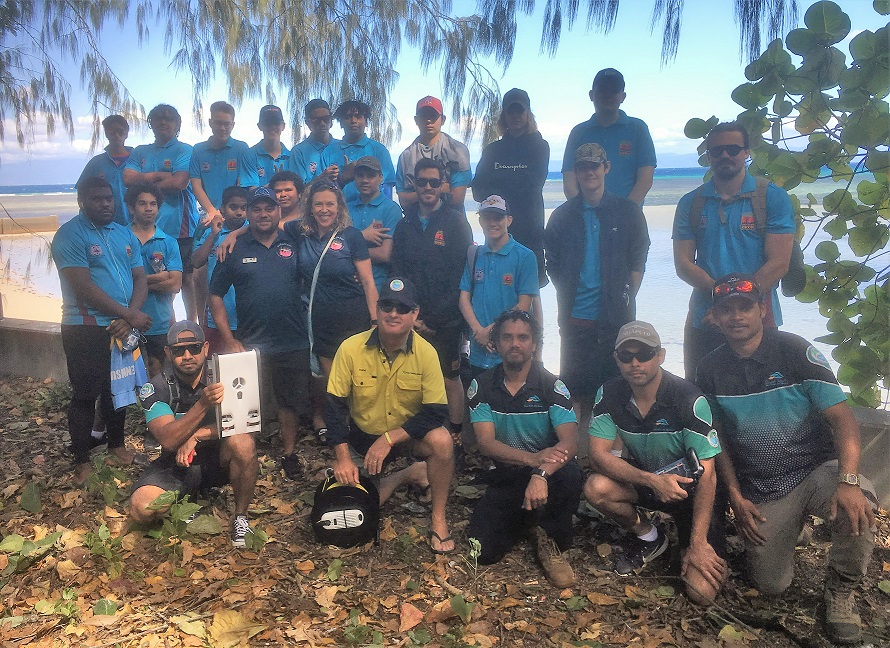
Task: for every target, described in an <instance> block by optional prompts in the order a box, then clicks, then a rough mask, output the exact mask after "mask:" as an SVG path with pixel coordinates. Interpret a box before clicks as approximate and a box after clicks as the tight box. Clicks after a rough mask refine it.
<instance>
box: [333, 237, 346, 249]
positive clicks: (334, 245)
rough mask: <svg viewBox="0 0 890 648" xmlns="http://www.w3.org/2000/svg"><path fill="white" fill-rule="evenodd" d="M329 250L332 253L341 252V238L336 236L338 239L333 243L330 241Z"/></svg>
mask: <svg viewBox="0 0 890 648" xmlns="http://www.w3.org/2000/svg"><path fill="white" fill-rule="evenodd" d="M331 249H332V250H333V251H334V252H337V251H338V250H342V249H343V239H341V238H340V237H339V236H338V237H337V238H335V239H334V240H333V241H331Z"/></svg>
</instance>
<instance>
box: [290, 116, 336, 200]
mask: <svg viewBox="0 0 890 648" xmlns="http://www.w3.org/2000/svg"><path fill="white" fill-rule="evenodd" d="M303 114H304V116H305V119H306V125H307V126H309V137H307V138H306V139H304V140H303V141H302V142H300V143H299V144H297V145H296V146H294V147H293V148H292V149H291V156H290V159H289V160H288V164H287V167H286V169H287V170H288V171H293V172H294V173H296V174H297V175H298V176H300V177H301V178H302V179H303V182H305V183H306V184H307V185H308V184H309V183H310V182H312V180H314V179H315V178H317V177H319V176H325V177H326V178H328V179H329V180H331V181H332V182H337V175H338V174H339V171H340V168H339V166H338V165H337V164H330V165H328V166H327V167H325V166H324V164H323V162H322V156H323V155H324V153H325V151H326V150H327V148H328V147H329V146H331V145H333V144H334V143H335V142H336V141H337V140H335V139H334V138H333V137H332V136H331V123H332V122H333V119H334V117H333V115H332V114H331V106H330V104H328V102H327V101H325V100H324V99H313V100H312V101H310V102H309V103H307V104H306V108H305V110H304V111H303Z"/></svg>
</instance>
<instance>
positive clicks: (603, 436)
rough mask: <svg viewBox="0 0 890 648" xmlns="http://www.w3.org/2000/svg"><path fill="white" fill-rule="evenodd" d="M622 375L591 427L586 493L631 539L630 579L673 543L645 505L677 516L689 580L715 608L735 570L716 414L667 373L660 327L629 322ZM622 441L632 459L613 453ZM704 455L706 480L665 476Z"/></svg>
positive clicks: (621, 569)
mask: <svg viewBox="0 0 890 648" xmlns="http://www.w3.org/2000/svg"><path fill="white" fill-rule="evenodd" d="M614 355H615V359H616V360H617V361H618V369H619V371H620V372H621V376H620V377H617V378H613V379H612V380H610V381H609V382H607V383H605V384H604V385H603V386H602V387H600V389H599V392H598V393H597V395H596V405H595V406H594V408H593V417H592V419H591V421H590V429H589V435H590V437H589V451H590V464H591V466H592V468H593V470H594V474H593V475H591V477H590V478H589V479H588V480H587V483H586V484H585V485H584V496H585V497H586V498H587V501H588V502H590V504H591V505H592V506H594V507H595V508H596V509H597V510H598V511H600V512H601V513H603V514H604V515H605V516H607V517H609V518H611V519H612V520H614V521H615V522H617V523H618V525H619V526H621V528H622V529H624V530H625V532H626V533H627V534H628V536H629V542H628V544H627V546H626V548H625V550H624V552H623V555H622V556H621V557H620V558H619V559H618V561H617V562H616V564H615V571H616V572H618V573H619V574H621V575H629V574H633V573H639V572H640V571H642V569H643V568H644V567H645V566H646V565H647V564H648V563H650V562H652V561H653V560H655V559H656V558H657V557H658V556H660V555H661V554H662V553H664V551H665V550H666V549H667V547H668V538H667V535H666V534H665V529H664V527H663V526H662V525H653V524H652V523H651V522H649V520H648V519H647V517H646V516H645V514H643V513H641V512H640V511H639V510H638V509H648V510H657V511H664V512H666V513H670V514H671V516H673V518H674V521H675V522H676V524H677V532H678V535H679V539H680V545H681V547H682V552H683V560H682V566H681V574H680V575H681V577H682V578H683V581H684V582H685V583H686V592H687V595H688V596H689V598H690V599H691V600H693V601H695V602H696V603H700V604H703V605H707V604H710V603H711V602H713V600H714V597H715V596H716V595H717V592H718V591H719V590H720V587H721V585H722V584H723V581H724V580H725V579H726V576H727V575H728V573H729V570H728V567H727V565H726V561H725V560H724V559H723V558H722V557H721V556H720V555H718V552H719V553H721V554H722V553H724V548H725V547H724V544H725V543H724V537H723V520H722V519H721V518H720V515H719V512H718V514H716V515H713V514H712V513H713V509H714V500H715V491H716V486H717V473H716V467H715V465H714V457H716V456H717V455H718V454H719V453H720V442H719V440H718V438H717V432H716V430H715V429H714V426H713V421H712V416H711V408H710V407H709V405H708V401H707V399H706V398H705V397H704V395H703V394H702V393H701V391H700V390H699V389H698V388H697V387H696V386H695V385H693V384H692V383H691V382H687V381H686V380H683V379H682V378H678V377H677V376H675V375H673V374H671V373H670V372H668V371H665V370H664V369H662V367H661V365H662V364H663V363H664V357H665V350H664V348H663V347H662V346H661V338H660V337H659V336H658V332H657V331H656V330H655V327H653V326H652V325H651V324H648V323H646V322H640V321H633V322H629V323H627V324H625V325H624V326H622V327H621V330H620V331H619V332H618V337H617V339H616V340H615V353H614ZM616 438H620V439H621V441H622V442H623V444H624V448H625V451H626V453H627V456H628V458H627V460H625V459H623V458H621V456H616V455H615V454H613V453H612V447H613V444H614V442H615V439H616ZM689 450H694V451H695V453H696V455H697V457H698V461H699V463H700V464H701V467H702V468H703V469H704V472H703V473H702V474H701V476H700V477H698V481H695V479H693V478H691V477H684V476H681V475H680V474H672V473H666V474H656V471H659V469H661V468H662V467H664V466H668V465H670V464H673V463H674V462H676V461H678V460H681V459H685V458H686V456H687V453H688V452H689Z"/></svg>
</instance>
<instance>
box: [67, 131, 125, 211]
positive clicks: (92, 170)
mask: <svg viewBox="0 0 890 648" xmlns="http://www.w3.org/2000/svg"><path fill="white" fill-rule="evenodd" d="M124 148H125V149H127V155H126V156H124V157H123V158H118V159H115V158H113V157H111V156H110V155H109V154H108V147H107V146H106V147H105V152H104V153H100V154H99V155H96V156H95V157H93V158H91V159H90V161H89V162H87V164H86V166H85V167H84V168H83V171H82V172H81V173H80V177H79V178H78V179H77V185H75V186H79V185H80V183H81V182H83V181H84V180H86V179H87V178H102V179H103V180H105V181H107V182H108V184H110V185H111V190H112V191H113V192H114V222H115V223H120V224H121V225H129V224H130V214H129V213H128V212H127V206H126V205H124V194H125V193H126V192H127V187H126V185H125V184H124V166H125V165H126V164H127V160H128V159H130V158H129V154H130V153H132V152H133V147H132V146H125V147H124Z"/></svg>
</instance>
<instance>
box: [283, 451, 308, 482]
mask: <svg viewBox="0 0 890 648" xmlns="http://www.w3.org/2000/svg"><path fill="white" fill-rule="evenodd" d="M281 468H282V470H284V474H285V475H286V476H287V478H288V479H297V478H298V477H299V476H300V474H301V473H302V472H303V470H302V468H301V467H300V460H299V458H298V457H297V453H296V452H291V453H290V454H289V455H286V456H284V457H282V458H281Z"/></svg>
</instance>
